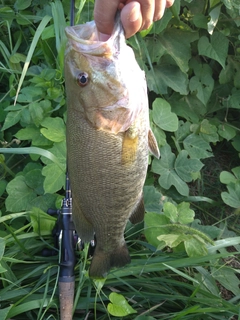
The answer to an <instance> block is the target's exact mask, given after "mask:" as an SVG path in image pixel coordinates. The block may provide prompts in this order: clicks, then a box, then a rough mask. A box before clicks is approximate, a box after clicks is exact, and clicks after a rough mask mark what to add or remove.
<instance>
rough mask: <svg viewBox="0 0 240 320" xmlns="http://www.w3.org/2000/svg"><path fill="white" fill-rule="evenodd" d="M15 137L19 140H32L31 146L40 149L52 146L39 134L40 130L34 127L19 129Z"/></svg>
mask: <svg viewBox="0 0 240 320" xmlns="http://www.w3.org/2000/svg"><path fill="white" fill-rule="evenodd" d="M15 136H16V137H17V138H18V139H20V140H32V145H33V146H38V147H41V146H48V145H51V144H52V142H50V141H49V140H48V139H47V138H45V137H44V136H43V135H42V134H41V132H40V129H39V128H37V127H36V126H35V125H32V126H31V125H30V126H28V127H26V128H22V129H20V130H19V131H18V132H17V133H16V135H15Z"/></svg>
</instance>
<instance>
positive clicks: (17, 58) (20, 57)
mask: <svg viewBox="0 0 240 320" xmlns="http://www.w3.org/2000/svg"><path fill="white" fill-rule="evenodd" d="M9 60H10V61H11V62H12V63H19V62H25V60H26V56H25V55H24V54H22V53H17V52H16V53H14V54H13V55H11V56H10V57H9Z"/></svg>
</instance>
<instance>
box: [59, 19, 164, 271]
mask: <svg viewBox="0 0 240 320" xmlns="http://www.w3.org/2000/svg"><path fill="white" fill-rule="evenodd" d="M84 30H85V32H84ZM66 34H67V37H68V44H67V49H66V55H65V79H66V93H67V106H68V108H67V162H68V171H69V178H70V181H71V189H72V197H73V220H74V224H75V227H76V230H77V232H78V234H79V236H80V238H81V239H82V240H83V241H90V240H91V239H93V234H94V233H95V235H96V239H97V244H96V249H95V252H94V255H93V259H92V262H91V266H90V270H89V275H90V276H91V277H104V276H106V274H107V273H108V271H109V270H110V269H111V268H112V267H120V266H124V265H125V264H127V263H129V262H130V256H129V253H128V249H127V247H126V243H125V240H124V229H125V227H126V224H127V221H128V219H130V221H132V222H134V223H138V222H140V221H141V220H142V219H143V216H144V206H143V202H142V188H143V185H144V181H145V178H146V172H147V166H148V152H149V148H150V151H151V152H153V153H154V154H155V155H156V156H157V157H159V151H158V147H157V143H156V140H155V138H154V136H153V134H152V132H151V129H150V126H149V115H148V101H147V93H146V92H147V90H146V82H145V77H144V73H143V72H142V71H141V70H140V68H139V66H138V65H137V63H136V61H135V58H134V55H133V53H132V50H131V49H130V48H129V47H127V45H126V44H125V40H124V36H123V29H122V27H121V24H120V21H119V20H118V21H117V22H116V26H115V29H114V31H113V34H112V36H111V37H110V39H109V40H108V41H106V42H100V41H98V39H97V31H96V26H95V23H94V22H90V23H87V24H85V25H80V26H74V27H67V28H66ZM86 35H87V36H86ZM94 35H95V37H94ZM99 52H100V53H101V55H100V54H99ZM126 57H127V59H129V60H130V64H129V65H127V66H126V65H124V61H126ZM82 73H84V75H86V77H87V78H86V79H87V80H86V79H85V78H84V84H83V85H82V84H81V83H80V85H79V82H78V79H79V74H82ZM84 77H85V76H84ZM85 80H86V83H85Z"/></svg>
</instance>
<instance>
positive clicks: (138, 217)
mask: <svg viewBox="0 0 240 320" xmlns="http://www.w3.org/2000/svg"><path fill="white" fill-rule="evenodd" d="M144 214H145V208H144V202H143V196H142V197H141V199H140V201H139V202H138V203H137V205H136V206H135V208H134V210H133V212H132V214H131V216H130V218H129V220H130V221H131V223H133V224H136V223H140V222H142V221H143V219H144Z"/></svg>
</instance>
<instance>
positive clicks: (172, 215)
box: [163, 202, 178, 223]
mask: <svg viewBox="0 0 240 320" xmlns="http://www.w3.org/2000/svg"><path fill="white" fill-rule="evenodd" d="M163 212H164V215H165V216H166V217H168V218H169V219H170V220H171V222H173V223H177V222H178V211H177V207H176V206H175V205H174V204H173V203H171V202H166V203H164V205H163Z"/></svg>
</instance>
